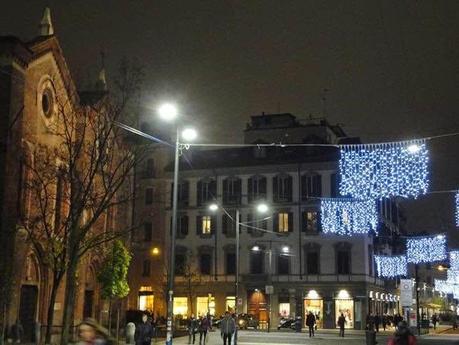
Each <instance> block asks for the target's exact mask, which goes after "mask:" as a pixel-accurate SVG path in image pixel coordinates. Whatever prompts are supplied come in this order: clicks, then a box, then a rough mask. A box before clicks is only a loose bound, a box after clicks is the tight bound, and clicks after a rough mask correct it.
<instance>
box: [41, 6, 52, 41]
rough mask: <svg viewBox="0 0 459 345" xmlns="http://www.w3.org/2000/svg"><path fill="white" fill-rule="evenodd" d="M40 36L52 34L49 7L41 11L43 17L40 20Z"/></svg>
mask: <svg viewBox="0 0 459 345" xmlns="http://www.w3.org/2000/svg"><path fill="white" fill-rule="evenodd" d="M39 28H40V36H51V35H54V28H53V23H52V22H51V11H50V9H49V7H46V8H45V10H44V11H43V17H42V18H41V21H40V25H39Z"/></svg>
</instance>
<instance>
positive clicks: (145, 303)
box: [139, 286, 155, 311]
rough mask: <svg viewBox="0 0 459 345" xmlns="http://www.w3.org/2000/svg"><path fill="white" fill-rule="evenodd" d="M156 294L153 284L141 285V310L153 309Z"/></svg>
mask: <svg viewBox="0 0 459 345" xmlns="http://www.w3.org/2000/svg"><path fill="white" fill-rule="evenodd" d="M154 302H155V296H154V295H153V288H152V287H151V286H141V287H140V289H139V310H149V311H153V307H154V304H155V303H154Z"/></svg>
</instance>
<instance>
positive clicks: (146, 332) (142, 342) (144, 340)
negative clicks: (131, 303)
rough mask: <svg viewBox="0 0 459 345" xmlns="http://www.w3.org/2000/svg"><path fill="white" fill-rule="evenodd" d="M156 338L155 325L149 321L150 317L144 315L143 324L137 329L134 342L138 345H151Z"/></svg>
mask: <svg viewBox="0 0 459 345" xmlns="http://www.w3.org/2000/svg"><path fill="white" fill-rule="evenodd" d="M153 336H154V329H153V325H152V324H151V322H150V321H148V315H147V314H143V315H142V322H141V323H139V324H138V325H137V326H136V328H135V334H134V340H135V344H136V345H151V339H152V338H153Z"/></svg>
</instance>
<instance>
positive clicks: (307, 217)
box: [302, 211, 320, 233]
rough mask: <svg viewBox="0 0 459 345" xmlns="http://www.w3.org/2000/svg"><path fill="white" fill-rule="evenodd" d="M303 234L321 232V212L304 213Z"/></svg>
mask: <svg viewBox="0 0 459 345" xmlns="http://www.w3.org/2000/svg"><path fill="white" fill-rule="evenodd" d="M302 230H303V232H310V233H316V232H318V231H319V230H320V223H319V212H317V211H304V212H303V229H302Z"/></svg>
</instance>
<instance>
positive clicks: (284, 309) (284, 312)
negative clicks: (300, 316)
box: [279, 303, 290, 318]
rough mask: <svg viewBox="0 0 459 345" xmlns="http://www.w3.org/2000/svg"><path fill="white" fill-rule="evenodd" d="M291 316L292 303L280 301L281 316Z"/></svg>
mask: <svg viewBox="0 0 459 345" xmlns="http://www.w3.org/2000/svg"><path fill="white" fill-rule="evenodd" d="M289 316H290V303H279V317H281V318H288V317H289Z"/></svg>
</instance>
